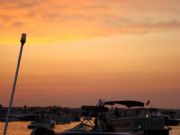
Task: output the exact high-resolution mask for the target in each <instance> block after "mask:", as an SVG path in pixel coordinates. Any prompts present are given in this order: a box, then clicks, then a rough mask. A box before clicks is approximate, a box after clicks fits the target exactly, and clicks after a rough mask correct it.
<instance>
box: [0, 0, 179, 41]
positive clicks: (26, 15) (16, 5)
mask: <svg viewBox="0 0 180 135" xmlns="http://www.w3.org/2000/svg"><path fill="white" fill-rule="evenodd" d="M0 1H1V5H0V21H2V22H1V23H2V24H3V25H2V26H1V27H2V30H3V29H4V30H5V29H6V30H7V29H11V30H13V31H14V32H17V31H19V28H21V29H25V30H27V31H28V32H30V33H31V34H33V35H35V36H36V35H42V37H49V38H50V37H55V35H56V38H57V39H58V38H59V37H58V35H60V36H63V38H67V39H69V38H70V39H71V38H81V37H83V38H88V37H89V38H92V37H97V36H108V35H112V34H120V33H121V34H124V33H142V32H156V31H172V30H173V31H174V30H178V28H179V22H180V18H179V17H178V16H180V15H179V14H180V7H179V6H178V3H180V2H179V0H171V1H170V0H159V1H155V0H152V1H144V0H133V1H127V0H114V1H113V2H112V1H111V0H103V1H100V0H86V1H84V0H77V1H74V0H68V1H67V0H53V1H51V0H46V1H43V0H26V1H23V0H20V1H19V0H15V1H11V0H6V1H3V0H0ZM7 34H8V33H7Z"/></svg>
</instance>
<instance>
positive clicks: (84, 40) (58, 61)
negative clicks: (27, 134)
mask: <svg viewBox="0 0 180 135" xmlns="http://www.w3.org/2000/svg"><path fill="white" fill-rule="evenodd" d="M179 5H180V0H0V104H2V105H4V106H6V105H7V104H8V100H9V97H10V92H11V89H12V84H13V79H14V73H15V69H16V63H17V57H18V53H19V47H20V42H19V40H20V36H21V33H22V32H25V33H27V43H26V45H25V47H24V51H23V57H22V61H21V66H20V72H19V78H18V83H17V88H16V93H15V98H14V103H13V104H14V105H15V106H22V105H24V104H27V105H41V106H46V105H61V106H68V107H80V106H81V105H82V104H88V105H91V104H96V102H97V100H98V99H99V98H102V99H106V100H109V98H110V97H111V100H127V99H128V100H131V99H132V100H140V101H143V102H146V101H147V100H148V99H149V100H150V101H151V104H152V106H154V107H165V108H180V98H179V97H180V6H179Z"/></svg>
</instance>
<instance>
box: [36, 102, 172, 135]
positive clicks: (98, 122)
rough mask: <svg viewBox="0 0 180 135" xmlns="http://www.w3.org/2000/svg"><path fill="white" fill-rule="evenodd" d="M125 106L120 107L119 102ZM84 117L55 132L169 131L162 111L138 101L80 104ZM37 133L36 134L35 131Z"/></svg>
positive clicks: (148, 134)
mask: <svg viewBox="0 0 180 135" xmlns="http://www.w3.org/2000/svg"><path fill="white" fill-rule="evenodd" d="M117 105H118V106H117ZM120 105H121V106H122V105H123V106H125V108H124V107H120V108H119V106H120ZM81 108H82V110H83V119H82V121H81V122H80V123H79V124H78V125H77V126H75V127H74V128H72V129H69V130H66V131H64V132H62V133H54V134H55V135H169V131H170V128H168V127H166V126H165V122H164V118H163V116H162V114H161V113H160V112H159V111H158V109H155V108H145V107H144V103H143V102H140V101H131V100H130V101H129V100H124V101H106V102H105V103H104V106H102V105H101V106H82V107H81ZM35 135H36V134H35Z"/></svg>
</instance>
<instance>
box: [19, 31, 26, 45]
mask: <svg viewBox="0 0 180 135" xmlns="http://www.w3.org/2000/svg"><path fill="white" fill-rule="evenodd" d="M20 41H21V45H24V44H25V43H26V33H22V35H21V40H20Z"/></svg>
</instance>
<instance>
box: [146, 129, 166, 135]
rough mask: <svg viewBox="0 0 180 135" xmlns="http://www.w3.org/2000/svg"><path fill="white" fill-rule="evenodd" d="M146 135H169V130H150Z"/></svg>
mask: <svg viewBox="0 0 180 135" xmlns="http://www.w3.org/2000/svg"><path fill="white" fill-rule="evenodd" d="M144 135H169V129H151V130H150V129H149V130H145V131H144Z"/></svg>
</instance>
